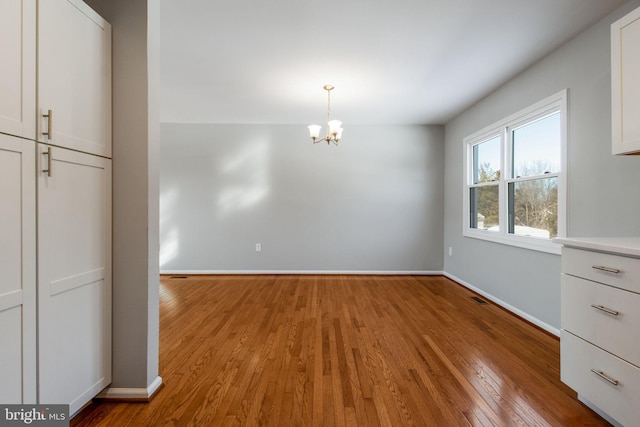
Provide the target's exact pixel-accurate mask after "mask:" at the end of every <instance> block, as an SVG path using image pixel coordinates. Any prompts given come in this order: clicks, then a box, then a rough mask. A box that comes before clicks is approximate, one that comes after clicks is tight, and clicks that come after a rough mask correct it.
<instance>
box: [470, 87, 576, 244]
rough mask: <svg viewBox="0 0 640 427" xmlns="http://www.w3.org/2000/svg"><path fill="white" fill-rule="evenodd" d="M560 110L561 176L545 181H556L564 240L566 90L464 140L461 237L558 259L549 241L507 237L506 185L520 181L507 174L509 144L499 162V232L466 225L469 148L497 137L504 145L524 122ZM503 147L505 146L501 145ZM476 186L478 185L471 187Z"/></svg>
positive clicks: (560, 228)
mask: <svg viewBox="0 0 640 427" xmlns="http://www.w3.org/2000/svg"><path fill="white" fill-rule="evenodd" d="M556 109H559V110H560V116H561V130H560V132H561V147H560V157H561V159H560V168H561V170H560V172H559V173H553V174H548V175H545V177H547V176H548V177H550V178H551V177H554V176H556V177H557V178H558V236H557V237H566V229H567V227H566V226H567V221H566V218H567V215H566V213H567V89H564V90H562V91H560V92H558V93H556V94H554V95H551V96H549V97H548V98H545V99H543V100H542V101H540V102H537V103H535V104H534V105H532V106H530V107H527V108H525V109H523V110H520V111H518V112H517V113H514V114H512V115H510V116H509V117H506V118H504V119H502V120H500V121H498V122H496V123H493V124H492V125H490V126H487V127H486V128H484V129H482V130H479V131H478V132H475V133H473V134H471V135H469V136H467V137H466V138H464V144H463V165H464V169H463V170H464V177H463V189H462V193H463V195H462V200H463V202H462V206H463V215H462V234H463V235H464V236H465V237H471V238H475V239H482V240H487V241H490V242H495V243H500V244H505V245H511V246H517V247H520V248H524V249H530V250H535V251H540V252H547V253H551V254H557V255H560V245H559V244H557V243H553V241H552V239H543V238H538V237H531V236H517V235H514V234H510V233H508V231H507V224H508V218H507V216H508V213H507V203H506V200H507V196H508V194H507V192H508V186H507V184H508V183H509V182H513V181H519V179H517V178H514V179H512V178H510V177H509V176H508V174H507V173H506V172H507V171H506V166H507V164H508V163H507V158H508V157H507V156H509V155H510V151H511V147H510V144H505V145H506V146H505V149H503V150H502V158H501V161H500V171H502V172H501V174H500V181H499V183H498V188H499V190H498V191H499V199H500V206H499V220H500V231H488V230H478V229H476V228H471V227H470V224H469V188H470V185H472V184H471V183H472V177H473V171H472V165H471V162H470V161H469V160H470V156H471V155H472V154H471V152H472V147H473V146H474V145H475V144H477V143H479V142H481V141H485V140H488V139H490V138H492V137H495V136H498V135H500V136H501V137H502V140H503V141H506V138H507V132H509V131H510V129H512V128H514V127H518V126H519V125H522V124H523V122H528V121H530V120H532V119H534V118H536V117H541V116H544V115H546V114H548V113H549V112H551V110H556ZM503 144H504V142H503ZM474 186H477V185H474Z"/></svg>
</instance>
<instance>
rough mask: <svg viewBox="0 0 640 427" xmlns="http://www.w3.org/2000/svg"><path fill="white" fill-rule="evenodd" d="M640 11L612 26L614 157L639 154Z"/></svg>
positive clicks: (630, 14) (636, 10) (638, 9)
mask: <svg viewBox="0 0 640 427" xmlns="http://www.w3.org/2000/svg"><path fill="white" fill-rule="evenodd" d="M639 75H640V8H637V9H635V10H634V11H632V12H631V13H629V14H627V15H626V16H624V17H622V18H621V19H619V20H618V21H616V22H614V23H613V24H612V25H611V117H612V132H613V134H612V138H613V145H612V150H613V154H634V153H640V79H638V76H639Z"/></svg>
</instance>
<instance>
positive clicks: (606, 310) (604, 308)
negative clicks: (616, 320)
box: [591, 304, 620, 316]
mask: <svg viewBox="0 0 640 427" xmlns="http://www.w3.org/2000/svg"><path fill="white" fill-rule="evenodd" d="M591 307H593V308H595V309H596V310H600V311H604V312H605V313H609V314H613V315H614V316H618V315H620V312H619V311H615V310H612V309H610V308H607V307H605V306H603V305H595V304H591Z"/></svg>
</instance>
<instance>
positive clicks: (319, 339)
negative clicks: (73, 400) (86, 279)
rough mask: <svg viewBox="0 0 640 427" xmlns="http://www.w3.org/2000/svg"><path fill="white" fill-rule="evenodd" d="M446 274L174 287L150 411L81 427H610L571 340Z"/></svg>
mask: <svg viewBox="0 0 640 427" xmlns="http://www.w3.org/2000/svg"><path fill="white" fill-rule="evenodd" d="M472 296H475V294H473V293H471V292H470V291H468V290H467V289H466V288H464V287H462V286H460V285H458V284H456V283H455V282H453V281H451V280H449V279H447V278H444V277H441V276H364V275H363V276H342V275H334V276H332V275H326V276H323V275H318V276H315V275H311V276H307V275H305V276H294V275H259V276H190V277H188V278H182V279H180V278H171V277H169V276H163V277H162V279H161V287H160V376H162V378H163V380H164V387H163V389H161V390H160V391H159V392H158V394H157V395H156V397H155V398H154V399H153V400H152V401H151V402H150V403H101V404H98V405H96V406H95V408H94V409H93V410H92V411H90V412H85V413H84V414H82V419H81V420H80V419H79V418H81V417H80V416H79V417H77V419H75V420H73V423H72V424H77V425H79V426H109V427H114V426H116V427H119V426H136V427H139V426H165V425H172V426H205V427H208V426H236V425H246V426H254V425H270V426H289V425H290V426H356V425H360V426H367V427H370V426H379V425H380V426H413V425H415V426H438V427H439V426H602V425H608V424H607V423H606V422H605V421H604V420H602V419H601V418H600V417H598V416H597V415H596V414H595V413H594V412H592V411H591V410H589V409H588V408H587V407H586V406H584V405H583V404H582V403H580V402H579V401H578V400H577V399H576V395H575V393H574V392H573V391H571V390H570V389H569V388H568V387H566V386H565V385H564V384H562V383H561V382H560V373H559V341H558V339H557V338H555V337H553V336H550V335H548V334H547V333H545V332H543V331H541V330H539V329H537V328H536V327H534V326H532V325H531V324H528V323H526V322H524V321H523V320H521V319H519V318H518V317H515V316H514V315H513V314H510V313H508V312H507V311H505V310H503V309H501V308H499V307H498V306H496V305H494V304H492V303H487V304H479V303H477V302H476V301H474V300H473V299H472V298H471V297H472Z"/></svg>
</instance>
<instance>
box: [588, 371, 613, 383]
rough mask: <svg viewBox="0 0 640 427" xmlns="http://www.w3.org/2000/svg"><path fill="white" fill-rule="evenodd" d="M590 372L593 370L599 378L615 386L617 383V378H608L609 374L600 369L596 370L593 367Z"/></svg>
mask: <svg viewBox="0 0 640 427" xmlns="http://www.w3.org/2000/svg"><path fill="white" fill-rule="evenodd" d="M591 372H593V373H594V374H596V375H597V376H599V377H600V378H602V379H603V380H605V381H607V382H609V383H611V384H613V385H615V386H617V385H618V384H619V382H618V380H614V379H613V378H610V377H609V376H607V375H606V374H605V373H604V372H602V371H596V370H595V369H592V370H591Z"/></svg>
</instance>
